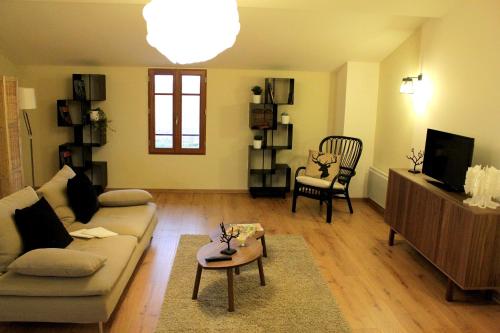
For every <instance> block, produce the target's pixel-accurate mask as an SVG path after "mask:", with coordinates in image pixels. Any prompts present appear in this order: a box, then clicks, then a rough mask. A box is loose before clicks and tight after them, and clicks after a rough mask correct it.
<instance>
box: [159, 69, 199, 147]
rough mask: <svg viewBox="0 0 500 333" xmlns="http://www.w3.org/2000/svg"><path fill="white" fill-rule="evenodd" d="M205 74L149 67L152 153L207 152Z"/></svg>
mask: <svg viewBox="0 0 500 333" xmlns="http://www.w3.org/2000/svg"><path fill="white" fill-rule="evenodd" d="M206 75H207V73H206V70H200V69H149V153H150V154H200V155H201V154H205V105H206Z"/></svg>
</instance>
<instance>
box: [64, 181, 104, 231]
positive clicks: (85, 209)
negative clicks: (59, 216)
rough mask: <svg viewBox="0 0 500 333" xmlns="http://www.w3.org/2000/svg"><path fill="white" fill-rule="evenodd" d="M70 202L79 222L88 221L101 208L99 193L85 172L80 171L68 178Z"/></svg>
mask: <svg viewBox="0 0 500 333" xmlns="http://www.w3.org/2000/svg"><path fill="white" fill-rule="evenodd" d="M67 193H68V202H69V205H70V207H71V209H73V213H75V217H76V219H77V220H78V221H79V222H82V223H87V222H88V221H90V219H91V218H92V216H93V215H94V214H95V212H97V210H98V209H99V201H97V194H96V193H95V189H94V186H93V185H92V182H91V181H90V179H89V178H88V177H87V176H86V175H85V174H84V173H78V174H77V175H76V176H75V177H73V178H71V179H68V188H67Z"/></svg>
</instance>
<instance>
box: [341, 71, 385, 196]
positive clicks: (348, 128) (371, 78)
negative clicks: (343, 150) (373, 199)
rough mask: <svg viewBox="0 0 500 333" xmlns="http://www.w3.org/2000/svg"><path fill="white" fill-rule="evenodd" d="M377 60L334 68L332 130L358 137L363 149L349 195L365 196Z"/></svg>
mask: <svg viewBox="0 0 500 333" xmlns="http://www.w3.org/2000/svg"><path fill="white" fill-rule="evenodd" d="M378 82H379V64H378V63H365V62H348V63H347V64H346V65H344V66H342V67H341V68H340V69H339V70H338V71H337V81H336V85H337V93H336V101H337V103H336V109H335V115H336V123H335V134H337V135H345V136H351V137H356V138H360V139H361V141H362V142H363V152H362V154H361V158H360V160H359V163H358V166H357V168H356V176H355V177H354V178H353V179H352V181H351V184H350V190H349V194H350V195H351V196H352V197H366V196H367V193H368V169H369V168H370V166H371V165H372V164H373V154H374V147H375V126H376V115H377V99H378Z"/></svg>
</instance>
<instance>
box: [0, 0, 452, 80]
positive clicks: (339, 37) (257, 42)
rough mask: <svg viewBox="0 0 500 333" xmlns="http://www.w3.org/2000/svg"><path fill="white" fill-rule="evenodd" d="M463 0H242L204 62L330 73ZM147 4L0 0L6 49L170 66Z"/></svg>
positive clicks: (18, 57)
mask: <svg viewBox="0 0 500 333" xmlns="http://www.w3.org/2000/svg"><path fill="white" fill-rule="evenodd" d="M207 1H209V0H207ZM459 1H461V0H239V1H238V5H239V12H240V22H241V31H240V34H239V36H238V39H237V41H236V44H235V45H234V47H233V48H231V49H229V50H227V51H225V52H224V53H222V54H221V55H219V56H218V57H216V58H215V59H213V60H211V61H208V62H206V63H203V64H201V65H202V66H203V67H212V68H253V69H296V70H319V71H324V70H327V71H330V70H334V69H336V68H337V67H339V66H340V65H342V64H343V63H345V62H346V61H348V60H352V61H380V60H382V59H383V58H384V57H385V56H387V55H388V54H389V53H390V52H391V51H392V50H394V49H395V48H396V47H397V46H398V45H400V44H401V43H402V42H403V41H404V40H405V39H406V38H407V37H408V36H409V35H410V34H411V33H412V32H413V31H414V30H415V29H416V28H418V27H419V26H420V25H421V24H422V23H423V22H424V20H425V19H428V18H439V17H441V16H443V15H444V14H446V13H447V12H448V11H449V10H450V9H451V8H452V7H453V6H455V5H456V4H457V3H458V2H459ZM145 3H147V1H146V0H0V49H1V51H2V52H3V53H4V54H5V55H6V56H7V57H9V58H10V60H11V61H13V62H14V63H16V64H20V65H104V66H170V65H171V63H170V62H168V60H166V59H165V58H164V57H163V56H162V55H161V54H159V53H158V52H157V51H156V50H155V49H153V48H151V47H150V46H149V45H148V44H147V43H146V41H145V35H146V26H145V22H144V19H143V18H142V7H143V6H144V4H145ZM199 66H200V64H197V65H195V67H199Z"/></svg>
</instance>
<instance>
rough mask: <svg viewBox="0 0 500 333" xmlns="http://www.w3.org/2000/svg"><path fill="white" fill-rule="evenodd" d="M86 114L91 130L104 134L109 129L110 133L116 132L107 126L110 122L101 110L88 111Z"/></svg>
mask: <svg viewBox="0 0 500 333" xmlns="http://www.w3.org/2000/svg"><path fill="white" fill-rule="evenodd" d="M88 114H89V119H90V126H92V129H94V130H96V131H104V132H105V131H106V130H108V129H109V130H110V131H111V132H116V130H115V129H114V128H113V127H111V126H110V125H109V124H110V123H111V120H109V119H108V117H107V116H106V113H105V112H104V111H103V110H102V109H101V108H95V109H92V110H89V111H88Z"/></svg>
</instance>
